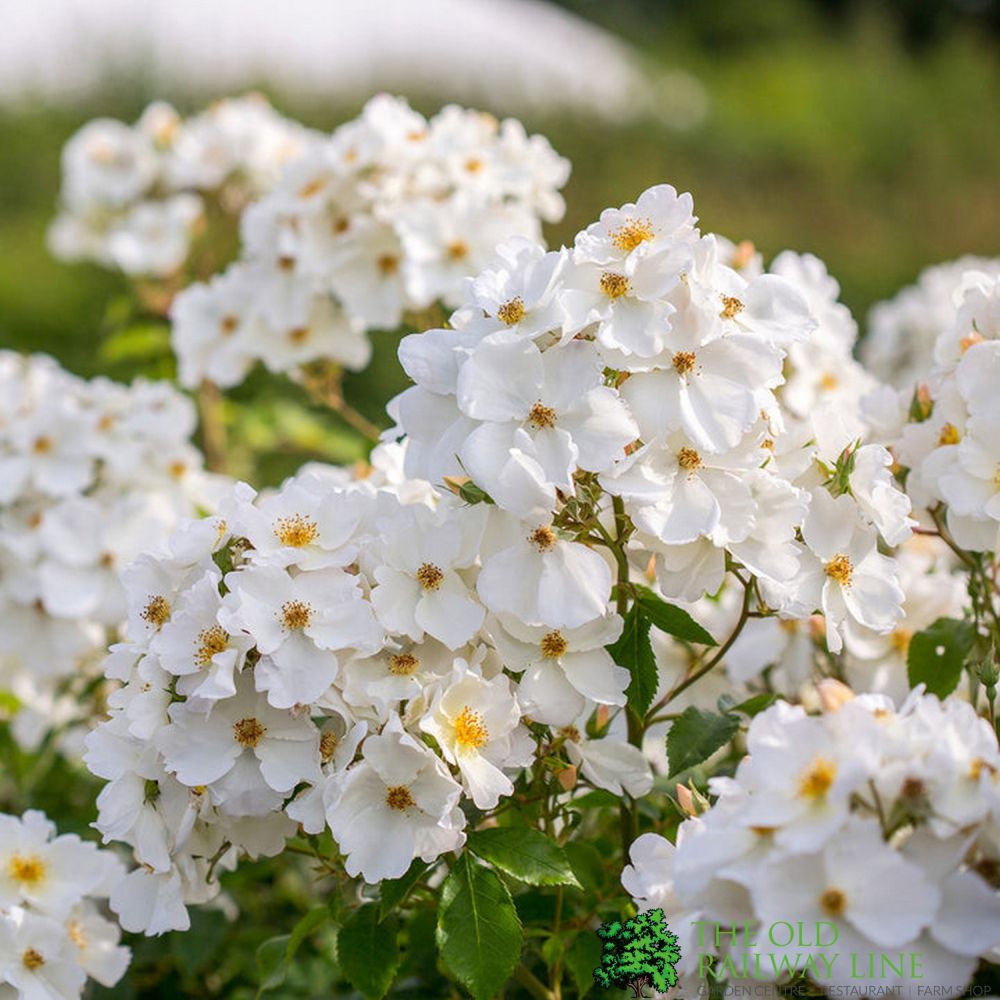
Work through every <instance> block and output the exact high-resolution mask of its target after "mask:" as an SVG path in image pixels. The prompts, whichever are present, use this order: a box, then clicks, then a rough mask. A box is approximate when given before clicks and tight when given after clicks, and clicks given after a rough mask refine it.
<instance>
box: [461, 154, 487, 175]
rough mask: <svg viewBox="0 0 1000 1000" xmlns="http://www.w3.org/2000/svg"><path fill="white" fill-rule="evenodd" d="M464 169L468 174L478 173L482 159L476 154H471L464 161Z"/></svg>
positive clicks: (481, 165)
mask: <svg viewBox="0 0 1000 1000" xmlns="http://www.w3.org/2000/svg"><path fill="white" fill-rule="evenodd" d="M465 169H466V170H467V171H468V172H469V173H470V174H478V173H479V171H480V170H482V169H483V161H482V160H480V159H479V158H478V157H476V156H472V157H470V158H469V159H468V160H466V161H465Z"/></svg>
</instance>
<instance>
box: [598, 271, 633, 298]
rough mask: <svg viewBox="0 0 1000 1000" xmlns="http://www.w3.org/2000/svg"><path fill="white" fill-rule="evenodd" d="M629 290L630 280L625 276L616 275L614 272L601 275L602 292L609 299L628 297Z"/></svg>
mask: <svg viewBox="0 0 1000 1000" xmlns="http://www.w3.org/2000/svg"><path fill="white" fill-rule="evenodd" d="M628 290H629V283H628V278H626V277H625V275H624V274H615V272H614V271H605V272H604V274H602V275H601V291H602V292H604V294H605V295H606V296H607V297H608V298H609V299H620V298H621V297H622V296H623V295H627V294H628Z"/></svg>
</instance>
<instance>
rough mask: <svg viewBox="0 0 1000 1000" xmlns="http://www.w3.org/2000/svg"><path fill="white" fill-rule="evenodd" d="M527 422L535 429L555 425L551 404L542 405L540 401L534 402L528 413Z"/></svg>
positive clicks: (554, 412) (554, 414) (554, 413)
mask: <svg viewBox="0 0 1000 1000" xmlns="http://www.w3.org/2000/svg"><path fill="white" fill-rule="evenodd" d="M528 423H529V424H531V426H532V427H534V428H536V429H537V430H543V429H545V428H547V427H555V425H556V411H555V410H554V409H552V407H551V406H544V405H542V403H540V402H539V403H535V405H534V406H532V408H531V410H530V412H529V413H528Z"/></svg>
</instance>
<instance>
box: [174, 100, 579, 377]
mask: <svg viewBox="0 0 1000 1000" xmlns="http://www.w3.org/2000/svg"><path fill="white" fill-rule="evenodd" d="M568 176H569V164H568V162H567V161H566V160H564V159H563V158H561V157H559V156H558V155H557V154H556V153H555V152H554V151H553V149H552V147H551V146H550V145H549V143H548V141H547V140H546V139H545V138H544V137H543V136H540V135H534V136H528V135H526V133H525V130H524V128H523V126H522V125H521V124H520V123H519V122H518V121H515V120H513V119H507V120H505V121H503V122H497V120H496V119H494V118H493V117H491V116H489V115H486V114H482V113H480V112H476V111H468V110H465V109H462V108H459V107H455V106H449V107H446V108H444V109H443V110H442V111H441V112H439V113H438V114H437V115H435V116H434V117H433V118H431V119H430V120H428V119H426V118H424V117H423V116H422V115H420V114H418V113H417V112H416V111H413V110H412V109H411V108H410V107H409V105H407V104H406V102H405V101H403V100H401V99H397V98H393V97H389V96H386V95H382V96H379V97H376V98H374V99H372V100H371V101H369V102H368V104H366V105H365V108H364V110H363V112H362V113H361V115H360V116H359V117H358V118H357V119H355V120H353V121H350V122H348V123H346V124H344V125H342V126H340V127H339V128H338V129H337V130H336V131H334V132H333V134H332V135H330V136H322V137H319V136H318V137H315V138H313V139H312V140H311V141H310V142H309V143H308V144H307V145H306V148H305V149H304V150H303V151H302V154H301V155H300V156H298V157H297V158H296V159H294V160H293V161H292V162H290V163H288V164H287V165H286V167H285V169H284V171H283V172H282V174H281V177H280V179H279V180H278V181H277V183H276V184H274V185H273V186H272V188H271V189H270V190H269V192H268V193H267V195H266V196H265V197H263V198H261V199H260V200H259V201H257V202H256V203H255V204H253V205H252V206H251V207H250V208H249V209H247V211H246V212H245V213H244V215H243V218H242V254H241V259H240V260H239V261H238V262H237V263H235V264H233V265H232V266H231V267H230V268H228V269H227V270H226V271H225V272H223V273H222V274H220V275H218V276H217V277H215V278H213V279H212V280H211V281H210V282H208V283H207V284H196V285H193V286H192V287H190V288H188V289H187V290H186V291H185V292H184V293H183V294H181V295H179V296H178V297H177V299H176V301H175V304H174V306H173V310H172V319H173V346H174V351H175V353H176V354H177V357H178V361H179V364H180V379H181V382H182V383H183V384H185V385H188V386H194V385H197V384H198V383H199V382H200V381H202V380H203V379H208V380H210V381H212V382H214V383H216V384H217V385H220V386H223V387H226V386H233V385H237V384H238V383H240V382H241V381H242V380H243V378H244V377H245V376H246V374H247V372H248V371H249V369H250V368H251V367H252V366H253V365H254V363H255V362H257V361H258V360H259V361H262V362H263V363H264V365H265V366H266V367H267V368H268V369H269V370H271V371H279V372H285V371H290V370H295V369H298V368H299V367H300V366H301V365H303V364H305V363H307V362H310V361H315V360H319V359H321V360H323V361H326V362H333V363H336V364H338V365H341V366H343V367H346V368H350V369H357V368H361V367H363V366H364V365H365V364H366V363H367V361H368V358H369V356H370V351H371V347H370V344H369V340H368V336H367V334H368V332H369V331H371V330H379V329H382V330H384V329H394V328H395V327H397V326H398V325H399V324H400V322H401V320H402V318H403V315H404V313H406V312H408V311H410V312H412V311H418V310H423V309H426V308H428V307H430V306H431V305H433V304H434V303H436V302H443V303H445V304H446V305H448V306H454V305H457V304H458V302H459V301H460V300H461V297H462V289H463V287H464V279H465V276H466V275H469V274H474V273H476V272H477V271H478V270H480V269H481V268H482V267H483V266H484V265H485V264H486V262H487V261H488V260H489V259H490V257H491V256H492V254H493V250H494V247H495V245H496V244H497V243H498V242H499V241H500V240H501V239H504V238H506V237H509V236H512V235H522V236H524V237H527V238H530V239H532V240H536V241H537V240H539V239H540V237H541V220H546V221H555V220H557V219H559V218H561V216H562V214H563V211H564V204H563V200H562V197H561V196H560V194H559V189H560V188H561V187H562V186H563V185H564V184H565V182H566V180H567V178H568Z"/></svg>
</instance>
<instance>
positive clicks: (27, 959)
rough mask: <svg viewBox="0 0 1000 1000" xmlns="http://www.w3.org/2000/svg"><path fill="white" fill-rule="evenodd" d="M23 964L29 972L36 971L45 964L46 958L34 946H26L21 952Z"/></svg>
mask: <svg viewBox="0 0 1000 1000" xmlns="http://www.w3.org/2000/svg"><path fill="white" fill-rule="evenodd" d="M21 964H22V965H23V966H24V967H25V968H26V969H27V970H28V971H29V972H34V971H35V970H36V969H40V968H41V967H42V966H43V965H44V964H45V959H44V958H43V957H42V956H41V955H40V954H39V953H38V952H37V951H35V949H34V948H25V949H24V951H23V952H22V953H21Z"/></svg>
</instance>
